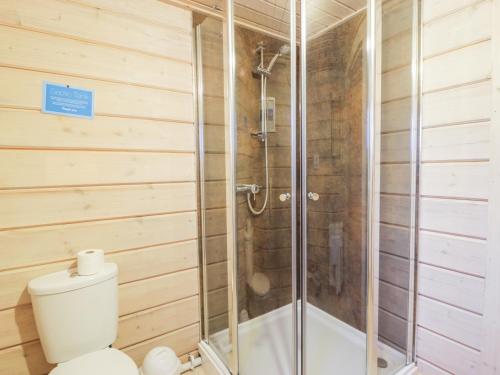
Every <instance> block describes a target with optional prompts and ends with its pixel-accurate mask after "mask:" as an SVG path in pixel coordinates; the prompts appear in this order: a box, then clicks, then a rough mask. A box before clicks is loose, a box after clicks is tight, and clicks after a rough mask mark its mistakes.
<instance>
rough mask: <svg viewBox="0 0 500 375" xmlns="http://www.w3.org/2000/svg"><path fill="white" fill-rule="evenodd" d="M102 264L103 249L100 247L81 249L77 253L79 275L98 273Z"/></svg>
mask: <svg viewBox="0 0 500 375" xmlns="http://www.w3.org/2000/svg"><path fill="white" fill-rule="evenodd" d="M103 264H104V251H102V250H100V249H89V250H83V251H80V252H79V253H78V260H77V270H78V275H80V276H89V275H94V274H96V273H98V272H99V271H100V270H101V269H102V266H103Z"/></svg>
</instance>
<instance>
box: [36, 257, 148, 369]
mask: <svg viewBox="0 0 500 375" xmlns="http://www.w3.org/2000/svg"><path fill="white" fill-rule="evenodd" d="M117 280H118V267H117V265H116V264H114V263H104V265H103V267H102V269H101V271H99V272H98V273H96V274H94V275H90V276H80V275H78V274H77V273H71V271H70V270H66V271H61V272H56V273H52V274H49V275H46V276H42V277H39V278H36V279H34V280H32V281H31V282H30V283H29V285H28V290H29V293H30V294H31V301H32V303H33V311H34V315H35V321H36V326H37V329H38V333H39V336H40V341H41V343H42V347H43V351H44V353H45V357H46V359H47V361H48V362H49V363H57V367H56V368H54V369H53V370H52V371H51V372H50V374H49V375H138V374H139V370H138V368H137V366H136V364H135V363H134V361H133V360H132V359H131V358H130V357H129V356H127V355H126V354H125V353H123V352H121V351H120V350H117V349H113V348H110V345H111V344H112V343H113V342H114V341H115V340H116V335H117V331H118V281H117Z"/></svg>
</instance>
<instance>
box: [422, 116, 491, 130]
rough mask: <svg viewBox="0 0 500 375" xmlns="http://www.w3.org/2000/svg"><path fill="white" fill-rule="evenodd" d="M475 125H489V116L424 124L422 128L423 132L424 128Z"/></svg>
mask: <svg viewBox="0 0 500 375" xmlns="http://www.w3.org/2000/svg"><path fill="white" fill-rule="evenodd" d="M475 124H477V126H479V125H481V124H487V125H489V126H490V125H491V118H483V119H475V120H468V121H457V122H449V123H444V124H436V125H424V126H423V130H424V133H425V132H426V130H432V129H440V128H453V127H455V126H466V125H475Z"/></svg>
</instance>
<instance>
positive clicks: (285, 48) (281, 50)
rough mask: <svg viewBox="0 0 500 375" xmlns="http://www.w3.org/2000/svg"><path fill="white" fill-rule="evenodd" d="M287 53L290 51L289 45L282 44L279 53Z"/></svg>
mask: <svg viewBox="0 0 500 375" xmlns="http://www.w3.org/2000/svg"><path fill="white" fill-rule="evenodd" d="M289 53H290V46H289V45H288V44H283V45H282V46H281V47H280V50H279V54H280V55H281V56H283V55H288V54H289Z"/></svg>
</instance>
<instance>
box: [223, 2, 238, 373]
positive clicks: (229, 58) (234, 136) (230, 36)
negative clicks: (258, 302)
mask: <svg viewBox="0 0 500 375" xmlns="http://www.w3.org/2000/svg"><path fill="white" fill-rule="evenodd" d="M225 21H226V22H225V23H226V27H225V29H224V39H225V43H224V45H225V46H226V48H225V49H224V51H225V55H226V56H225V58H224V63H226V64H227V69H225V77H226V81H227V82H226V85H225V96H226V99H227V109H226V116H225V117H226V120H227V121H226V126H227V125H229V137H228V143H229V160H228V163H227V164H226V166H227V167H228V168H226V171H228V172H229V173H227V177H228V181H227V189H226V199H227V204H228V210H227V218H228V223H227V227H228V229H229V228H230V229H229V230H228V239H227V241H228V242H227V254H228V270H227V271H228V291H229V298H228V299H229V301H228V302H229V335H230V337H231V347H232V351H231V360H230V361H229V362H230V363H229V367H230V370H231V372H232V373H233V374H234V375H237V374H238V373H239V356H238V274H237V272H238V239H237V237H236V228H237V223H236V219H237V216H236V215H237V205H236V204H237V202H236V157H237V154H236V153H237V147H238V143H237V142H238V129H237V117H236V56H235V34H234V7H233V0H227V1H226V17H225ZM226 150H227V148H226Z"/></svg>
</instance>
